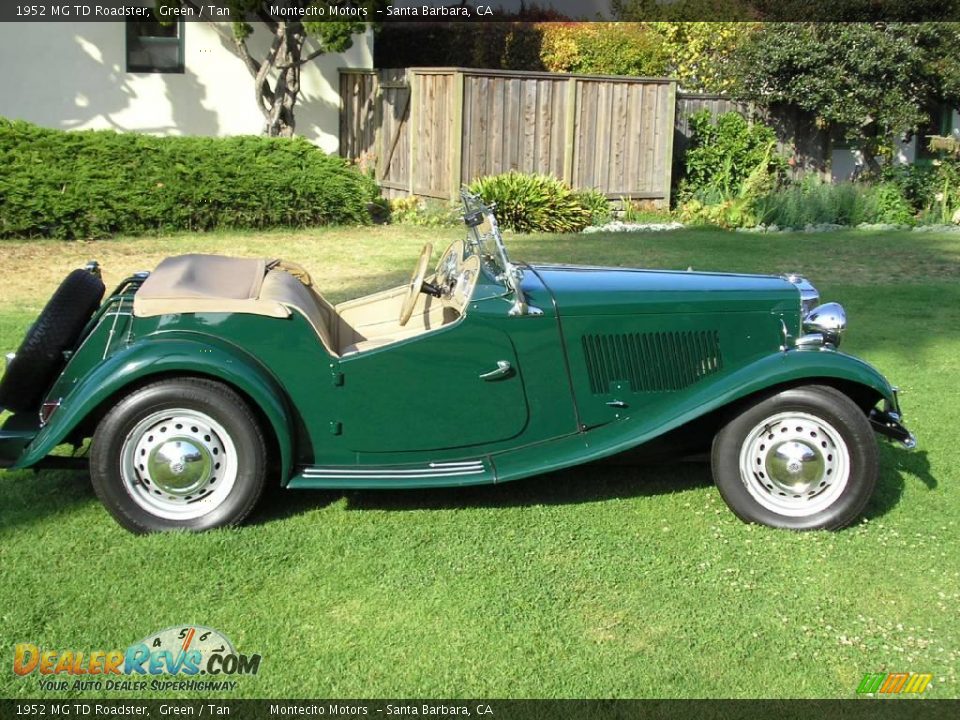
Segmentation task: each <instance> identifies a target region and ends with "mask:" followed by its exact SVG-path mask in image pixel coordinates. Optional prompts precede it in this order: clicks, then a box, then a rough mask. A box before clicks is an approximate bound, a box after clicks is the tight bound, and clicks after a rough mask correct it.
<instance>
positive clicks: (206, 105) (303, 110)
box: [0, 22, 373, 152]
mask: <svg viewBox="0 0 960 720" xmlns="http://www.w3.org/2000/svg"><path fill="white" fill-rule="evenodd" d="M184 32H185V36H184V53H185V58H184V60H185V62H184V65H185V67H186V71H185V72H184V73H183V74H167V73H163V74H152V73H128V72H126V58H125V47H126V41H125V28H124V24H123V23H118V22H107V23H0V66H2V67H3V68H4V70H5V72H4V73H3V74H2V75H0V116H4V117H8V118H18V119H23V120H29V121H30V122H34V123H37V124H39V125H44V126H46V127H55V128H62V129H81V128H113V129H116V130H137V131H141V132H148V133H155V134H163V135H238V134H259V133H260V132H261V130H262V127H263V116H262V115H261V113H260V111H259V110H258V109H257V107H256V103H255V101H254V95H253V79H252V78H251V76H250V74H249V72H248V71H247V69H246V67H245V66H244V65H243V63H242V62H241V61H240V59H239V58H238V57H237V56H236V55H235V54H234V51H233V49H232V48H233V41H232V36H231V31H230V26H229V25H227V24H224V23H205V22H187V23H184ZM265 35H266V31H265V30H264V29H263V28H259V29H257V30H256V31H255V33H254V36H253V38H252V46H253V47H254V48H257V47H260V46H261V45H265V44H266V42H267V38H266V37H264V36H265ZM28 59H32V60H28ZM372 65H373V34H372V33H371V32H369V31H368V32H367V33H365V34H364V35H360V36H357V38H356V39H355V41H354V44H353V47H352V48H350V49H349V50H348V51H346V52H345V53H342V54H326V55H322V56H320V58H318V59H317V60H316V61H314V62H312V63H311V64H310V65H309V66H307V67H305V68H304V70H303V73H302V75H301V89H302V92H301V95H300V101H299V102H298V104H297V111H296V117H297V134H299V135H302V136H303V137H306V138H307V139H309V140H311V141H313V142H315V143H317V144H318V145H320V146H321V147H323V148H324V149H325V150H327V151H328V152H336V151H337V146H338V141H339V138H338V132H339V79H338V72H337V68H340V67H372ZM10 69H12V71H11V70H10Z"/></svg>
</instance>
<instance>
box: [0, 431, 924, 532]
mask: <svg viewBox="0 0 960 720" xmlns="http://www.w3.org/2000/svg"><path fill="white" fill-rule="evenodd" d="M908 476H914V477H916V478H918V479H919V480H920V481H921V482H923V484H924V485H925V486H926V487H927V488H928V489H929V490H931V491H932V490H935V489H936V488H937V486H938V482H937V479H936V478H935V477H934V476H933V474H932V473H931V471H930V463H929V460H928V458H927V453H926V452H925V451H922V450H921V451H916V452H907V451H905V450H902V449H899V448H895V447H893V446H889V445H883V446H882V452H881V456H880V477H879V479H878V483H877V489H876V492H875V493H874V495H873V498H872V500H871V501H870V504H869V505H868V506H867V509H866V511H865V513H864V515H865V517H867V518H869V519H871V520H872V519H876V518H879V517H882V516H883V515H886V514H887V513H888V512H890V511H891V510H893V508H895V507H896V506H897V505H898V504H899V502H900V499H901V497H902V496H903V492H904V489H905V487H906V483H907V482H908V479H907V478H908ZM712 484H713V479H712V478H711V475H710V466H709V464H708V463H707V462H705V461H701V460H698V459H697V458H688V459H684V458H679V457H678V458H660V459H656V460H643V459H642V458H637V457H636V456H634V455H622V456H616V457H614V458H610V459H608V460H604V461H599V462H594V463H589V464H587V465H582V466H580V467H575V468H570V469H568V470H563V471H560V472H555V473H548V474H546V475H538V476H535V477H530V478H526V479H523V480H517V481H514V482H507V483H503V484H499V485H473V486H466V487H456V488H428V489H419V490H303V491H287V490H285V489H283V488H280V487H277V486H272V487H271V488H269V489H268V490H267V491H266V492H265V493H264V496H263V498H262V499H261V501H260V503H259V505H258V506H257V508H256V509H255V510H254V512H253V515H252V516H251V517H250V519H249V520H248V523H250V524H254V525H264V524H269V523H272V522H275V521H280V520H285V519H288V518H292V517H296V516H297V515H301V514H303V513H305V512H310V511H313V510H318V509H322V508H324V507H328V506H330V505H333V504H335V503H338V502H340V501H341V500H343V499H346V507H347V509H348V510H358V511H363V510H380V511H388V512H409V511H417V510H467V509H478V508H494V509H495V508H511V507H528V506H537V505H580V504H587V503H596V502H606V501H610V500H625V499H630V498H637V497H654V496H658V495H668V494H679V493H684V492H689V491H691V490H697V489H701V488H705V487H708V486H710V485H712ZM94 502H97V498H96V496H95V495H94V493H93V489H92V487H91V485H90V479H89V476H88V475H87V474H86V473H84V472H77V471H63V470H57V471H52V470H51V471H41V472H39V473H36V474H34V473H33V472H31V471H28V470H25V471H17V472H6V473H4V474H3V475H2V476H0V507H2V508H3V512H2V516H0V518H2V519H0V531H6V530H11V529H13V528H15V527H24V526H29V525H34V524H36V523H38V522H40V521H43V520H48V519H50V518H57V517H60V518H64V519H66V518H67V517H68V516H69V515H70V514H71V513H72V512H73V511H74V510H77V509H80V508H82V507H84V506H86V505H89V504H90V503H94ZM108 520H109V518H108V517H107V515H106V514H104V522H107V521H108Z"/></svg>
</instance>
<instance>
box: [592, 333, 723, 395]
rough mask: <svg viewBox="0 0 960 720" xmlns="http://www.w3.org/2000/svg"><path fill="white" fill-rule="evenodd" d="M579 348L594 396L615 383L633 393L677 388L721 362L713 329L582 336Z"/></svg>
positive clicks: (718, 365) (699, 376)
mask: <svg viewBox="0 0 960 720" xmlns="http://www.w3.org/2000/svg"><path fill="white" fill-rule="evenodd" d="M583 353H584V357H585V359H586V362H587V372H588V373H589V375H590V389H591V391H592V392H593V393H594V394H595V395H606V394H607V393H609V392H611V384H612V383H615V382H625V383H630V388H631V389H632V390H633V392H671V391H676V390H682V389H683V388H685V387H687V386H689V385H692V384H693V383H695V382H697V381H698V380H700V379H701V378H703V377H706V376H707V375H711V374H713V373H715V372H717V371H718V370H720V368H721V367H722V366H723V363H722V360H721V357H720V338H719V335H718V333H717V332H716V331H715V330H698V331H686V332H656V333H622V334H621V333H618V334H609V335H584V336H583Z"/></svg>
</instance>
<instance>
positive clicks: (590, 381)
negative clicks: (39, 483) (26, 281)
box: [0, 194, 915, 532]
mask: <svg viewBox="0 0 960 720" xmlns="http://www.w3.org/2000/svg"><path fill="white" fill-rule="evenodd" d="M464 202H465V213H464V219H465V223H466V225H467V227H468V231H467V237H466V239H465V240H463V241H457V242H454V243H453V244H452V245H451V246H450V247H448V248H447V249H446V250H445V251H444V252H443V255H442V256H441V257H440V260H439V263H438V264H437V265H436V267H435V268H434V269H433V270H432V271H430V269H429V268H430V260H431V255H432V249H431V247H430V246H429V245H427V246H426V247H424V249H423V252H422V253H421V254H420V257H419V259H418V260H417V263H416V269H415V271H414V273H413V278H412V279H411V281H410V283H409V284H408V285H405V286H402V287H398V288H393V289H389V290H385V291H383V292H379V293H376V294H373V295H369V296H366V297H361V298H357V299H355V300H351V301H349V302H345V303H342V304H340V305H336V306H333V305H330V304H329V303H328V302H327V301H326V300H324V299H323V297H322V295H321V294H320V293H319V292H318V289H317V287H316V285H315V283H314V280H313V279H311V277H310V275H309V274H308V273H307V272H306V271H305V270H304V269H303V268H301V267H299V266H297V265H296V264H294V263H290V262H285V261H283V260H262V259H244V258H231V257H222V256H210V255H184V256H180V257H172V258H168V259H166V260H164V261H163V262H161V263H160V264H159V265H158V266H157V268H156V269H155V270H154V271H153V272H151V273H146V272H144V273H138V274H136V275H133V276H131V277H129V278H127V279H126V280H124V282H123V283H121V285H120V286H119V287H118V288H117V289H116V290H114V291H113V293H111V294H110V295H109V296H108V297H107V299H106V301H105V302H103V303H102V304H101V299H102V297H103V293H104V286H103V283H102V281H101V280H100V277H99V269H98V267H97V266H96V264H95V263H91V264H90V265H89V266H88V267H87V268H85V269H81V270H75V271H74V272H73V273H71V274H70V275H69V276H68V277H67V278H66V280H65V281H64V282H63V284H62V285H61V286H60V288H59V289H58V290H57V291H56V293H55V294H54V295H53V297H52V298H51V300H50V301H49V303H48V305H47V306H46V308H45V309H44V310H43V313H42V314H41V315H40V317H39V319H38V320H37V321H36V322H35V323H34V325H33V326H32V327H31V328H30V330H29V332H28V333H27V337H26V338H25V339H24V341H23V344H22V345H21V347H20V349H19V350H18V351H17V353H16V354H15V355H10V356H8V364H7V369H6V372H5V374H4V377H3V380H2V382H0V407H4V408H6V409H7V410H9V411H11V412H12V414H11V415H9V416H8V417H7V418H6V421H5V422H4V424H3V429H2V430H0V463H3V465H5V466H8V467H13V468H28V467H45V466H46V467H56V466H63V465H64V464H66V463H71V462H76V459H74V458H66V457H64V456H62V455H52V454H51V451H52V450H53V449H54V448H55V447H57V446H58V445H62V444H64V443H73V444H75V445H77V446H81V445H82V444H83V442H84V440H85V439H86V438H89V437H92V441H91V443H90V446H89V453H88V454H87V455H86V456H84V457H82V458H79V459H80V460H82V462H84V463H88V464H89V470H90V475H91V477H92V480H93V486H94V489H95V490H96V493H97V495H98V496H99V497H100V499H101V500H102V501H103V503H104V504H105V505H106V507H107V509H108V510H109V511H110V512H111V513H112V514H113V516H114V517H115V518H116V519H117V520H118V521H119V523H120V524H121V525H123V526H124V527H126V528H127V529H129V530H132V531H135V532H150V531H158V530H175V529H187V530H205V529H208V528H214V527H219V526H223V525H230V524H235V523H238V522H240V521H242V520H243V519H244V518H245V517H246V516H247V514H248V513H249V512H250V511H251V509H252V508H253V507H254V505H255V504H256V502H257V500H258V498H259V497H260V494H261V492H262V491H263V489H264V487H265V486H266V484H267V483H268V482H270V483H279V484H280V485H282V486H284V487H287V488H371V489H372V488H422V487H435V486H452V485H468V484H479V483H496V482H503V481H506V480H516V479H518V478H523V477H527V476H530V475H535V474H538V473H546V472H550V471H553V470H557V469H559V468H564V467H569V466H572V465H579V464H583V463H586V462H589V461H592V460H597V459H599V458H604V457H607V456H611V455H614V454H618V453H621V452H624V451H627V450H630V449H633V448H636V447H638V446H646V447H649V446H650V444H651V443H656V442H659V443H660V445H661V446H663V445H666V446H671V445H678V446H679V445H680V444H682V445H683V448H684V449H685V450H689V449H693V448H691V447H690V446H689V444H688V441H689V440H691V439H693V440H694V445H696V444H697V442H699V443H700V444H701V445H702V449H703V450H708V449H709V450H710V451H711V455H712V465H713V476H714V479H715V482H716V485H717V488H718V489H719V491H720V493H721V495H722V496H723V498H724V500H725V501H726V502H727V503H728V505H729V506H730V508H731V509H732V510H733V511H734V512H735V513H736V514H737V515H738V516H739V517H740V518H742V519H744V520H746V521H750V522H757V523H763V524H765V525H771V526H775V527H782V528H793V529H811V528H829V529H833V528H839V527H842V526H844V525H847V524H848V523H850V522H852V521H853V520H855V519H856V518H857V516H858V515H859V514H860V513H861V511H862V510H863V508H864V506H865V505H866V503H867V501H868V500H869V498H870V495H871V493H872V492H873V489H874V485H875V484H876V480H877V474H878V459H877V455H878V453H877V448H876V443H875V441H874V431H876V432H879V433H881V434H882V435H884V436H887V437H888V438H891V439H893V440H895V441H898V442H899V443H901V444H902V445H903V446H905V447H907V448H910V447H913V445H914V444H915V442H914V439H913V436H912V435H911V434H910V433H909V432H908V431H907V430H906V429H905V428H904V427H903V425H902V424H901V421H900V408H899V405H898V401H897V392H896V389H895V388H893V387H891V386H890V384H889V383H888V382H887V380H886V379H885V378H884V377H883V375H881V374H880V373H879V372H878V371H877V370H875V369H874V368H872V367H871V366H870V365H868V364H867V363H865V362H863V361H861V360H858V359H856V358H853V357H851V356H849V355H845V354H843V353H840V352H839V351H838V350H837V346H838V345H839V343H840V339H841V335H842V333H843V330H844V327H845V324H846V320H845V317H844V312H843V309H842V308H841V307H840V306H839V305H836V304H834V303H828V304H825V305H819V304H818V297H817V293H816V290H815V289H814V288H813V287H812V286H811V285H810V284H809V283H808V282H806V281H805V280H803V279H802V278H799V277H796V276H790V277H772V276H758V275H734V274H723V273H701V272H663V271H650V270H633V269H623V268H601V267H571V266H563V265H529V264H524V263H514V262H511V260H510V259H509V257H508V255H507V252H506V249H505V248H504V244H503V240H502V238H501V235H500V232H499V230H498V227H497V221H496V218H495V216H494V214H493V211H492V208H490V207H487V206H485V205H483V204H482V202H481V201H480V200H479V199H478V198H476V197H473V196H470V195H466V194H465V195H464ZM681 441H682V443H681ZM678 449H679V447H678ZM584 482H589V474H588V473H585V474H584Z"/></svg>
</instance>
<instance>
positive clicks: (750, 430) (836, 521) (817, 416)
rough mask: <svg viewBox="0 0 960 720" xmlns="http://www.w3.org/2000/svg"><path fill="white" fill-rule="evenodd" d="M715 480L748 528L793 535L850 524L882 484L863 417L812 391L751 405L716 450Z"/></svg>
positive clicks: (824, 391) (838, 396) (834, 395)
mask: <svg viewBox="0 0 960 720" xmlns="http://www.w3.org/2000/svg"><path fill="white" fill-rule="evenodd" d="M712 464H713V477H714V481H715V482H716V484H717V489H718V490H719V491H720V495H721V496H722V497H723V499H724V501H726V503H727V505H729V506H730V509H731V510H733V512H734V513H735V514H736V515H737V516H738V517H739V518H740V519H742V520H744V521H746V522H755V523H760V524H762V525H769V526H771V527H778V528H788V529H792V530H815V529H827V530H836V529H839V528H841V527H844V526H846V525H849V524H850V523H852V522H853V521H854V520H855V519H856V518H857V517H858V516H859V515H860V513H861V512H863V509H864V507H865V506H866V504H867V502H868V501H869V499H870V496H871V495H872V494H873V489H874V487H875V486H876V482H877V468H878V462H877V445H876V440H875V439H874V437H873V431H872V430H871V428H870V424H869V422H868V421H867V418H866V416H865V415H864V413H863V411H862V410H861V409H860V408H859V407H857V405H856V404H855V403H854V402H853V401H852V400H850V398H848V397H847V396H846V395H844V394H843V393H841V392H840V391H838V390H836V389H834V388H830V387H824V386H818V385H810V386H804V387H797V388H792V389H790V390H785V391H783V392H780V393H777V394H776V395H772V396H770V397H768V398H766V399H764V400H761V401H760V402H758V403H756V404H755V405H752V406H751V407H749V408H747V409H746V410H745V411H743V412H742V413H741V414H740V415H738V416H737V417H735V418H733V420H731V421H730V422H729V423H727V424H726V425H725V426H724V427H723V428H722V429H721V430H720V432H719V433H717V436H716V437H715V438H714V442H713V453H712Z"/></svg>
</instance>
